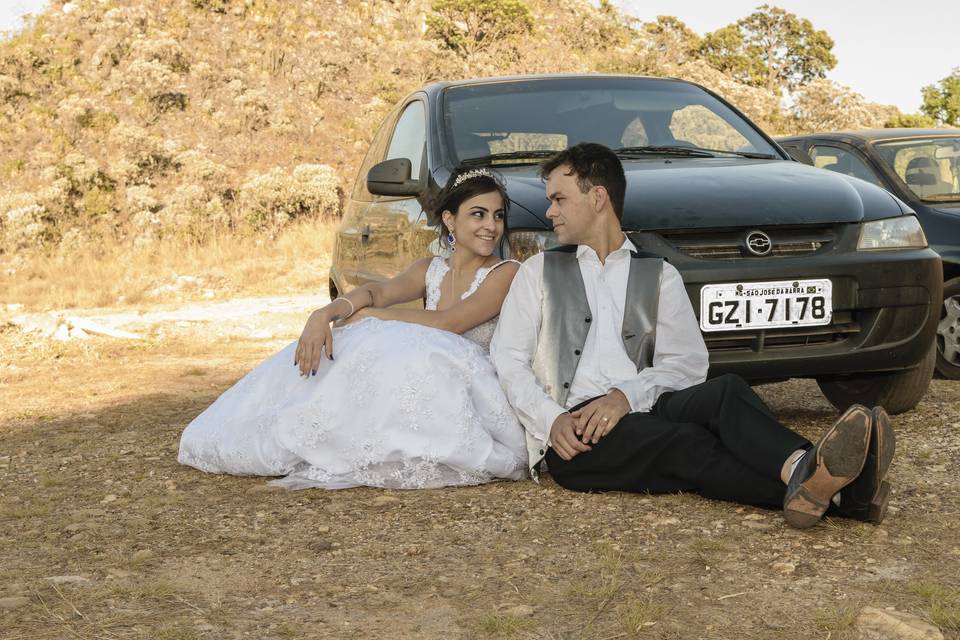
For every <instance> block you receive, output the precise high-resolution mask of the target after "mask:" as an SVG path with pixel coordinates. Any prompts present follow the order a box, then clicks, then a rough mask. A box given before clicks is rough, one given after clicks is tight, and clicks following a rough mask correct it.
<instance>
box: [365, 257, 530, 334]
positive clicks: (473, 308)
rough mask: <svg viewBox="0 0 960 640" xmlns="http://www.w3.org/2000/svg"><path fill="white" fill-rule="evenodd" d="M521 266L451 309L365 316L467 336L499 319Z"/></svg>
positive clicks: (376, 311) (490, 279)
mask: <svg viewBox="0 0 960 640" xmlns="http://www.w3.org/2000/svg"><path fill="white" fill-rule="evenodd" d="M519 268H520V265H519V264H517V263H515V262H507V263H505V264H503V265H501V266H499V267H497V268H496V269H494V270H493V271H492V272H490V274H489V275H488V276H487V277H486V278H485V279H484V280H483V283H482V284H481V285H480V288H478V289H477V290H476V291H475V292H474V293H473V294H472V295H470V296H468V297H467V299H466V300H462V301H460V302H459V303H458V304H455V305H453V306H452V307H450V308H448V309H443V310H442V311H429V310H427V309H394V308H389V309H381V308H379V306H378V308H370V309H364V310H363V315H369V316H373V317H374V318H380V319H381V320H401V321H403V322H415V323H417V324H422V325H426V326H428V327H434V328H436V329H444V330H445V331H452V332H453V333H463V332H464V331H469V330H470V329H473V328H474V327H476V326H478V325H481V324H483V323H484V322H486V321H488V320H490V319H492V318H495V317H497V315H498V314H499V313H500V307H501V306H502V305H503V299H504V298H505V297H506V295H507V291H509V290H510V283H511V282H513V276H515V275H516V274H517V269H519Z"/></svg>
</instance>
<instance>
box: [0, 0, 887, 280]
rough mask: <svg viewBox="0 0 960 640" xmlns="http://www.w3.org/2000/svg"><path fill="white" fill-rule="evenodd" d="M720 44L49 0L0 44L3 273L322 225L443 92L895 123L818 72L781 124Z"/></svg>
mask: <svg viewBox="0 0 960 640" xmlns="http://www.w3.org/2000/svg"><path fill="white" fill-rule="evenodd" d="M776 11H778V10H776ZM807 24H809V23H807ZM732 26H733V25H732ZM718 33H719V32H718ZM817 33H820V34H822V33H823V32H817ZM721 35H723V36H724V37H723V38H720V39H719V40H718V37H714V38H713V39H708V40H705V41H701V39H700V37H699V36H698V35H697V34H694V33H693V32H691V31H690V30H689V29H688V28H686V26H684V25H683V23H682V22H680V21H679V20H676V19H675V18H660V19H658V20H657V21H656V22H652V23H637V22H636V21H635V20H633V19H631V18H629V17H628V16H625V15H623V14H621V13H619V12H618V11H617V10H616V9H614V8H613V7H612V6H611V5H610V4H609V3H608V2H601V3H600V6H599V7H594V6H592V5H591V4H590V3H588V2H587V1H586V0H549V1H547V0H478V1H475V2H469V3H468V2H465V1H464V0H432V1H431V0H411V1H403V2H401V1H392V0H365V1H361V0H300V1H297V2H290V1H287V0H149V1H147V0H75V1H71V2H66V3H65V2H63V1H62V0H54V1H53V2H52V3H51V6H50V8H49V9H48V10H47V11H46V12H45V13H44V14H42V15H40V16H38V17H36V18H35V20H33V22H32V23H31V24H30V25H28V27H27V28H26V29H24V30H23V31H22V32H20V33H17V34H13V35H11V36H10V37H8V38H7V39H6V40H4V41H2V42H0V261H2V262H3V265H2V267H3V269H4V270H5V271H6V273H8V274H9V273H13V272H15V271H16V270H17V269H18V268H20V267H18V265H22V264H23V260H24V259H25V258H24V257H23V256H24V255H28V254H34V253H36V251H37V250H38V249H39V250H41V251H43V252H46V253H47V254H49V253H50V251H51V250H56V251H57V252H59V253H60V254H64V253H67V254H69V252H71V251H73V250H75V249H77V248H79V247H84V246H86V247H90V246H108V245H111V244H113V245H116V244H118V243H119V244H121V245H124V246H130V247H139V248H142V250H143V251H149V247H150V246H151V245H152V244H153V243H156V242H160V241H176V242H180V243H183V242H187V243H194V244H196V243H200V244H202V243H205V242H208V241H210V240H211V238H214V237H218V236H223V235H224V234H244V235H251V234H257V233H263V232H266V233H270V234H273V235H275V234H276V233H277V232H278V231H279V230H281V229H282V228H283V227H285V226H286V225H288V224H289V223H291V222H292V221H296V220H298V219H302V218H311V219H323V218H333V217H335V216H336V215H337V214H338V212H339V210H340V207H341V204H342V199H343V194H344V189H345V188H348V187H349V185H350V184H351V183H352V181H353V179H354V176H355V172H356V168H357V165H358V164H359V162H360V160H361V158H362V155H363V153H364V151H365V149H366V145H367V142H368V140H369V139H370V137H371V136H372V135H373V133H374V132H375V130H376V127H377V125H378V123H379V122H380V120H381V118H382V117H383V116H384V115H385V114H386V113H387V111H388V110H389V109H390V107H391V106H392V105H393V104H394V103H395V102H396V101H397V100H398V99H400V98H401V97H402V96H403V95H404V94H406V93H407V92H409V91H411V90H413V89H415V88H417V87H420V86H422V85H423V84H425V83H427V82H430V81H434V80H437V79H446V78H463V77H475V76H487V75H499V74H513V73H546V72H588V71H598V72H623V73H638V74H650V75H670V76H679V77H683V78H687V79H691V80H694V81H696V82H700V83H702V84H704V85H706V86H707V87H710V88H712V89H714V90H716V91H718V92H719V93H720V94H722V95H724V96H725V97H727V98H728V99H730V100H731V101H732V102H733V103H734V104H736V105H737V106H738V107H739V108H740V109H741V110H743V111H744V112H746V113H747V114H748V115H749V116H750V117H752V118H753V119H754V120H756V121H757V122H758V123H759V124H760V125H761V126H764V127H765V128H767V130H769V131H772V132H778V131H779V132H786V131H796V130H803V129H804V128H809V127H810V125H811V123H813V124H814V125H815V126H882V124H883V122H885V121H886V120H888V119H889V118H891V117H893V116H895V115H896V110H895V109H892V108H888V107H880V106H878V105H871V104H869V103H866V102H865V101H864V100H863V99H862V97H860V96H858V95H857V94H854V93H852V92H851V91H849V90H848V89H845V88H843V87H838V86H836V85H834V84H833V83H831V82H830V81H827V80H823V79H822V78H821V76H822V73H820V74H819V76H818V75H817V73H813V75H811V76H810V77H807V78H804V83H803V84H802V85H800V86H797V87H793V86H792V85H791V88H794V89H796V92H795V93H794V95H795V96H796V105H795V106H794V107H793V108H792V110H791V111H789V112H787V111H785V110H784V109H783V108H782V107H781V98H780V95H779V90H778V89H777V88H776V87H774V88H773V89H771V86H772V85H770V84H769V78H764V79H763V80H762V82H757V83H754V84H749V82H750V78H751V77H752V76H750V75H749V74H748V73H747V72H746V71H744V70H743V69H740V68H738V67H736V66H735V65H733V63H731V61H733V62H736V61H737V60H740V59H741V57H742V53H740V52H739V51H738V50H735V47H736V46H740V45H742V46H746V45H744V44H743V42H741V41H738V40H737V39H736V38H737V34H736V33H733V32H730V33H725V35H724V34H721ZM821 40H822V38H821ZM827 40H829V38H827ZM704 42H707V43H708V44H709V45H710V49H709V50H710V52H711V55H712V56H713V58H710V57H709V56H706V55H704V53H703V52H704V51H706V50H707V49H706V48H705V45H704ZM738 42H739V43H740V44H739V45H738ZM828 44H829V46H831V47H832V41H829V42H828ZM818 46H820V47H821V49H823V45H822V43H821V44H820V45H818ZM723 47H727V49H726V50H724V49H723ZM741 48H742V47H741ZM718 52H719V53H718ZM827 54H829V47H827ZM717 56H720V57H717ZM723 56H726V57H723ZM738 56H740V57H738ZM830 59H831V60H832V57H831V58H830ZM708 60H715V61H714V63H713V64H711V63H710V62H709V61H708ZM717 61H719V62H717ZM718 67H723V68H725V71H721V70H719V69H718ZM727 67H729V68H727ZM747 71H749V69H748V70H747ZM761 71H762V69H761ZM751 73H753V72H751ZM756 73H760V71H757V72H756ZM735 77H736V78H739V79H734V78H735ZM770 77H771V78H772V77H774V76H773V75H770ZM818 78H820V79H818ZM755 85H765V86H755Z"/></svg>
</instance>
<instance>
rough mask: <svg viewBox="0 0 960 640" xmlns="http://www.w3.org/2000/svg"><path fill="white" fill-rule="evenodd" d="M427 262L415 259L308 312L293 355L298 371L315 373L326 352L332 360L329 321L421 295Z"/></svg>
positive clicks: (407, 300) (428, 263) (307, 373)
mask: <svg viewBox="0 0 960 640" xmlns="http://www.w3.org/2000/svg"><path fill="white" fill-rule="evenodd" d="M429 265H430V258H424V259H422V260H417V261H416V262H414V263H413V264H412V265H410V266H409V267H407V269H406V270H405V271H404V272H403V273H401V274H400V275H398V276H396V277H394V278H391V279H390V280H387V281H385V282H377V283H371V284H365V285H363V286H361V287H357V288H356V289H354V290H353V291H351V292H350V293H348V294H346V295H343V296H340V297H339V298H337V299H336V300H332V301H331V302H330V304H328V305H326V306H324V307H321V308H320V309H317V310H315V311H314V312H313V313H311V314H310V317H309V318H308V319H307V323H306V325H304V327H303V332H302V333H301V334H300V340H299V342H298V343H297V349H296V351H295V353H294V358H293V364H294V366H298V367H299V368H300V374H301V375H303V376H308V375H310V374H311V373H313V374H316V372H317V367H318V366H320V356H321V353H326V354H327V357H328V358H330V359H331V360H333V332H332V331H331V330H330V323H331V322H336V321H338V320H346V319H347V318H349V317H350V316H351V315H354V314H355V313H356V312H358V311H360V310H361V309H365V308H366V307H371V306H380V305H391V304H399V303H401V302H409V301H411V300H416V299H417V298H422V297H423V294H424V288H425V284H424V279H425V276H426V273H427V267H428V266H429Z"/></svg>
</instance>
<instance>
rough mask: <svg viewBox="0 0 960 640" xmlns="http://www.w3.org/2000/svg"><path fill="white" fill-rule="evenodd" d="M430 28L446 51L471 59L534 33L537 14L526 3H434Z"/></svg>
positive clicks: (504, 0)
mask: <svg viewBox="0 0 960 640" xmlns="http://www.w3.org/2000/svg"><path fill="white" fill-rule="evenodd" d="M427 28H428V33H429V34H430V35H431V36H432V37H434V38H436V39H438V40H440V42H442V43H443V45H444V46H445V47H447V48H448V49H452V50H454V51H456V52H458V53H460V54H461V55H464V56H469V55H471V54H473V53H476V52H477V51H479V50H482V49H485V48H487V47H490V46H491V45H493V44H496V43H498V42H500V41H503V40H507V39H509V38H511V37H514V36H518V35H521V34H527V33H530V32H531V31H533V14H532V13H531V12H530V8H529V7H527V5H526V4H524V3H523V2H522V0H434V2H433V4H432V5H431V12H430V13H429V14H428V15H427Z"/></svg>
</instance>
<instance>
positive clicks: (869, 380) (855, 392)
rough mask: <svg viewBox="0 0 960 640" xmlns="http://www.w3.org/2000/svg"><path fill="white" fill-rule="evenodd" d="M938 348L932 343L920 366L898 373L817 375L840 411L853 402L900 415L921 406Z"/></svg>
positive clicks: (825, 394) (822, 387) (824, 391)
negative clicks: (843, 376)
mask: <svg viewBox="0 0 960 640" xmlns="http://www.w3.org/2000/svg"><path fill="white" fill-rule="evenodd" d="M936 356H937V350H936V347H935V346H931V348H930V351H928V352H927V355H926V356H924V358H923V360H922V361H921V362H920V365H919V366H917V367H916V368H914V369H908V370H906V371H899V372H897V373H873V374H868V375H863V376H855V377H847V378H817V384H818V385H819V386H820V391H822V392H823V395H824V396H826V398H827V400H829V401H830V403H831V404H832V405H833V406H834V407H836V408H837V410H838V411H846V409H847V408H848V407H849V406H850V405H852V404H862V405H866V406H868V407H875V406H878V405H879V406H882V407H883V408H884V409H886V410H887V413H890V414H897V413H903V412H904V411H909V410H910V409H913V408H914V407H915V406H917V403H919V402H920V400H921V398H923V396H924V394H925V393H926V392H927V387H929V386H930V379H931V378H932V377H933V368H934V364H935V363H936Z"/></svg>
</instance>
